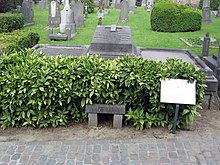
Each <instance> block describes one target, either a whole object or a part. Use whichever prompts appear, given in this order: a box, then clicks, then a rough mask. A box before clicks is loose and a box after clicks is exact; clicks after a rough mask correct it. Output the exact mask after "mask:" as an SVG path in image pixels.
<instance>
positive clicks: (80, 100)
mask: <svg viewBox="0 0 220 165" xmlns="http://www.w3.org/2000/svg"><path fill="white" fill-rule="evenodd" d="M163 78H181V79H189V81H190V82H192V81H196V88H197V105H196V106H190V105H187V106H182V107H181V110H180V113H179V120H178V123H177V124H178V126H182V125H185V124H186V123H188V122H191V121H193V119H194V118H195V117H196V116H197V115H199V114H198V112H197V111H196V108H197V107H198V106H199V105H200V104H201V101H202V97H203V94H204V85H203V80H204V75H203V73H202V72H200V71H199V70H198V69H196V68H195V66H194V65H193V64H189V63H185V62H182V61H180V60H174V59H170V60H168V61H167V62H165V63H162V62H157V61H147V60H144V59H143V58H128V57H124V58H120V59H115V60H113V61H111V60H103V59H101V58H100V57H99V56H82V57H65V56H58V57H45V56H44V55H43V54H34V53H33V52H32V51H30V50H26V51H23V52H16V53H12V54H9V55H4V56H3V57H2V58H1V59H0V91H1V92H0V123H1V124H2V127H3V128H8V127H11V126H16V127H18V126H39V127H48V126H53V127H56V126H58V125H67V124H69V123H72V122H81V121H83V120H85V119H86V114H85V105H86V104H93V103H99V104H126V109H127V112H126V115H125V116H126V122H127V123H133V124H134V125H135V126H136V128H137V129H143V128H145V127H151V126H153V125H155V126H159V125H160V126H166V125H168V126H169V128H170V127H171V126H172V123H173V118H174V114H175V107H174V106H173V105H172V104H163V103H160V99H159V97H160V96H159V91H158V89H160V80H161V79H163Z"/></svg>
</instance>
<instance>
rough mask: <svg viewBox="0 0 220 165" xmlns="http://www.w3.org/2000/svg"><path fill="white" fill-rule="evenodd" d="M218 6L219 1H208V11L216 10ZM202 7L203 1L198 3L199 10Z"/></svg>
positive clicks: (219, 4)
mask: <svg viewBox="0 0 220 165" xmlns="http://www.w3.org/2000/svg"><path fill="white" fill-rule="evenodd" d="M219 6H220V0H210V9H211V10H218V7H219ZM202 7H203V0H200V1H199V7H198V8H199V9H202Z"/></svg>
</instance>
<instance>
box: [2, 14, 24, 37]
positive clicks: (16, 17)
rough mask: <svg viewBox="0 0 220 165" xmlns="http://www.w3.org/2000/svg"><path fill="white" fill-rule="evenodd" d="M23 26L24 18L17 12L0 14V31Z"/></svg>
mask: <svg viewBox="0 0 220 165" xmlns="http://www.w3.org/2000/svg"><path fill="white" fill-rule="evenodd" d="M23 26H24V18H23V16H22V15H21V14H18V13H13V14H12V13H5V14H0V33H2V32H12V31H13V30H16V29H21V28H22V27H23Z"/></svg>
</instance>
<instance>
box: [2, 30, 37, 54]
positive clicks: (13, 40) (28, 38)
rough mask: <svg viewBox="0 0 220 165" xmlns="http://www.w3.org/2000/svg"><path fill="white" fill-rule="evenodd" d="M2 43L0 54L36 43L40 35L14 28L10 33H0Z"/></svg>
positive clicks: (29, 46)
mask: <svg viewBox="0 0 220 165" xmlns="http://www.w3.org/2000/svg"><path fill="white" fill-rule="evenodd" d="M0 38H1V42H2V45H0V54H3V53H7V52H8V53H10V52H13V51H20V50H23V49H25V48H31V47H33V46H34V45H36V44H38V42H39V40H40V36H39V34H38V33H35V32H32V31H30V30H22V31H21V30H15V31H13V32H12V33H0Z"/></svg>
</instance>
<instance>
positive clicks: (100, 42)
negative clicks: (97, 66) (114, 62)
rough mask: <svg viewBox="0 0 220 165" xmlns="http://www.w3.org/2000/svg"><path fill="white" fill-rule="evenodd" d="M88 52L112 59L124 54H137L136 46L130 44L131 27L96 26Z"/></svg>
mask: <svg viewBox="0 0 220 165" xmlns="http://www.w3.org/2000/svg"><path fill="white" fill-rule="evenodd" d="M87 53H89V54H100V55H101V56H102V57H103V58H107V59H113V58H116V57H123V56H124V55H125V54H130V56H138V50H137V48H136V47H135V46H134V45H133V44H132V38H131V29H130V27H128V26H116V25H112V26H97V27H96V31H95V34H94V36H93V39H92V43H91V45H90V47H89V49H88V52H87Z"/></svg>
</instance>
